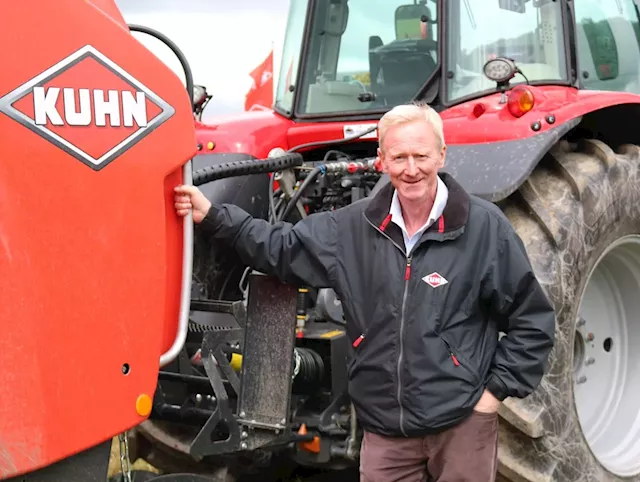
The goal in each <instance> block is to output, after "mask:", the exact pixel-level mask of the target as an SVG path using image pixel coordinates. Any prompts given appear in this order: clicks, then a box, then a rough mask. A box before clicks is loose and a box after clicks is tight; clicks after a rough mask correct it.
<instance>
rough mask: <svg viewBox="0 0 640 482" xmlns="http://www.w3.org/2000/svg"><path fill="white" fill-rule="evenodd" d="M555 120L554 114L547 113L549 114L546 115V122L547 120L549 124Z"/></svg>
mask: <svg viewBox="0 0 640 482" xmlns="http://www.w3.org/2000/svg"><path fill="white" fill-rule="evenodd" d="M555 121H556V116H554V115H553V114H549V115H548V116H547V122H548V123H549V124H553V123H554V122H555Z"/></svg>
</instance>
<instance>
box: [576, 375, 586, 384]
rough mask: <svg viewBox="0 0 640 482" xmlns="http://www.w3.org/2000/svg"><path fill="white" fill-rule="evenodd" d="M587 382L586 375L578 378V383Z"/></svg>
mask: <svg viewBox="0 0 640 482" xmlns="http://www.w3.org/2000/svg"><path fill="white" fill-rule="evenodd" d="M586 381H587V377H585V376H584V375H582V376H581V377H580V378H578V379H577V380H576V383H578V384H581V383H584V382H586Z"/></svg>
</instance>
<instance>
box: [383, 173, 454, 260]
mask: <svg viewBox="0 0 640 482" xmlns="http://www.w3.org/2000/svg"><path fill="white" fill-rule="evenodd" d="M448 198H449V190H448V189H447V186H446V185H445V183H444V182H443V181H442V179H440V176H438V185H437V187H436V197H435V199H434V201H433V206H432V208H431V212H430V213H429V218H428V219H427V222H426V223H425V224H424V225H423V226H422V227H421V228H420V229H418V231H416V232H415V234H414V235H413V236H412V237H411V238H409V236H408V233H407V227H406V224H405V222H404V218H403V216H402V208H401V207H400V200H399V199H398V191H397V190H395V191H394V192H393V199H392V200H391V208H390V210H389V213H390V214H391V221H392V222H393V223H395V224H397V225H398V226H399V227H400V229H401V230H402V233H403V235H404V243H405V246H406V248H407V253H409V252H410V251H411V248H413V246H414V245H415V243H416V242H417V240H418V239H419V238H420V236H421V235H422V233H423V232H424V231H425V230H426V229H427V228H428V227H429V226H431V225H432V224H433V223H434V222H435V221H436V220H437V219H438V218H439V217H440V216H441V215H442V212H443V211H444V208H445V206H446V204H447V200H448Z"/></svg>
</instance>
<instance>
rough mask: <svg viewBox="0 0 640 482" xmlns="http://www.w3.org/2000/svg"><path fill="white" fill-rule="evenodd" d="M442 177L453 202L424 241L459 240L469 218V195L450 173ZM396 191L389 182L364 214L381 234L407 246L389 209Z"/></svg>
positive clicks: (430, 228)
mask: <svg viewBox="0 0 640 482" xmlns="http://www.w3.org/2000/svg"><path fill="white" fill-rule="evenodd" d="M438 176H439V177H440V179H442V181H443V182H444V184H445V185H446V186H447V189H448V190H449V199H448V200H447V204H446V206H445V208H444V211H443V213H442V216H440V218H439V219H438V220H437V221H436V222H435V223H433V224H432V225H431V226H430V227H429V228H428V229H427V230H426V231H425V233H424V234H423V236H422V239H423V240H424V239H426V238H429V239H440V240H444V239H450V238H452V237H456V236H457V235H458V234H460V232H461V229H463V228H464V226H465V225H466V224H467V221H468V219H469V202H470V198H469V194H467V192H466V191H465V190H464V188H463V187H462V186H461V185H460V184H459V183H458V182H457V181H456V180H455V179H454V178H453V177H452V176H451V175H450V174H448V173H444V172H441V173H438ZM394 191H395V188H394V187H393V185H392V184H391V182H388V183H387V184H386V185H385V186H384V187H382V188H381V189H380V191H378V193H377V194H376V195H375V196H374V197H373V198H372V199H371V202H370V203H369V205H368V206H367V208H366V209H365V212H364V215H365V217H366V218H367V219H368V220H369V222H370V223H372V224H373V225H374V226H376V227H377V228H378V229H379V230H380V231H383V232H386V233H387V234H388V235H389V236H390V237H391V239H393V240H394V241H396V242H398V241H399V244H400V245H401V246H403V245H404V241H403V237H402V232H401V231H400V228H398V227H397V226H396V225H395V224H393V223H391V222H390V221H391V214H390V212H389V210H390V208H391V200H392V198H393V193H394ZM396 228H397V229H396ZM396 231H397V232H396Z"/></svg>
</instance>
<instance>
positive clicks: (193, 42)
mask: <svg viewBox="0 0 640 482" xmlns="http://www.w3.org/2000/svg"><path fill="white" fill-rule="evenodd" d="M115 1H116V4H117V5H118V7H119V8H120V11H121V12H122V14H123V16H124V18H125V20H126V21H127V23H136V24H141V25H145V26H149V27H152V28H154V29H156V30H159V31H160V32H162V33H163V34H165V35H166V36H168V37H169V38H170V39H171V40H172V41H173V42H175V43H176V44H177V45H178V47H179V48H180V50H182V51H183V52H184V54H185V56H186V57H187V60H188V61H189V64H190V66H191V69H192V71H193V77H194V82H195V83H196V84H201V85H205V86H206V87H207V90H208V91H209V93H210V94H212V95H213V98H212V99H211V101H210V102H209V105H208V108H207V112H206V113H205V114H207V113H215V114H224V113H229V112H238V111H242V110H244V96H245V94H246V92H247V91H248V90H249V88H250V87H251V78H250V77H249V72H250V71H251V70H252V69H253V68H254V67H255V66H256V65H258V64H259V63H260V62H261V61H262V60H263V59H264V58H265V57H266V56H267V55H268V53H269V51H270V50H271V48H272V46H274V47H275V48H276V58H275V61H276V62H279V47H280V46H281V45H282V39H283V35H284V30H285V27H286V20H287V10H288V8H289V0H115ZM134 35H135V36H136V38H138V39H139V40H140V41H141V42H142V43H144V44H145V45H146V46H147V47H148V48H149V49H151V50H152V51H153V52H154V53H155V54H156V55H157V56H158V57H159V58H160V59H161V60H163V61H164V62H165V63H167V64H168V65H169V66H170V67H171V68H172V69H173V70H174V71H175V72H176V73H177V74H178V75H179V77H180V78H181V79H183V80H184V76H183V75H182V68H181V67H180V63H179V62H178V60H177V59H176V57H175V55H174V54H173V53H172V52H171V51H170V50H169V49H168V48H167V47H165V46H164V44H162V43H160V42H159V41H158V40H155V39H153V38H150V37H149V36H148V35H145V34H140V33H134ZM277 67H278V66H277V65H274V69H277ZM205 117H206V115H205Z"/></svg>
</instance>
